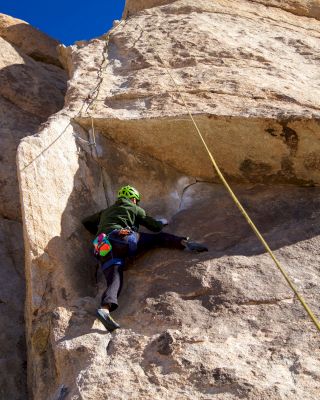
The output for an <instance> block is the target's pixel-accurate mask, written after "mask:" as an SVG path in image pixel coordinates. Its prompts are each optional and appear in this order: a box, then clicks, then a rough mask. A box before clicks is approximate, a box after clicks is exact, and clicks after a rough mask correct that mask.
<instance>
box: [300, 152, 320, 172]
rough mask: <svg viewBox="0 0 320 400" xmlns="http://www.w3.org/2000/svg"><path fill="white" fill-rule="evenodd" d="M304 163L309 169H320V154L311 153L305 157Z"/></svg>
mask: <svg viewBox="0 0 320 400" xmlns="http://www.w3.org/2000/svg"><path fill="white" fill-rule="evenodd" d="M303 165H304V167H305V168H306V169H308V170H314V171H320V154H317V153H316V152H311V153H309V154H308V155H307V156H306V157H305V160H304V162H303Z"/></svg>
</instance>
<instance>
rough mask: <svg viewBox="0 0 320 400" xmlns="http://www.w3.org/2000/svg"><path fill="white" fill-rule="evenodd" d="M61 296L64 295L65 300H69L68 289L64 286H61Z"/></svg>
mask: <svg viewBox="0 0 320 400" xmlns="http://www.w3.org/2000/svg"><path fill="white" fill-rule="evenodd" d="M61 296H62V298H63V300H68V296H67V291H66V289H65V288H64V287H63V288H61Z"/></svg>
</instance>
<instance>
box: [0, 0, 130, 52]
mask: <svg viewBox="0 0 320 400" xmlns="http://www.w3.org/2000/svg"><path fill="white" fill-rule="evenodd" d="M124 4H125V0H90V1H84V0H55V1H50V0H49V1H48V0H47V1H46V0H0V13H3V14H9V15H11V16H12V17H15V18H20V19H23V20H24V21H27V22H28V23H29V24H31V25H33V26H35V27H36V28H38V29H40V30H41V31H43V32H45V33H47V34H48V35H50V36H52V37H54V38H55V39H57V40H59V41H60V42H62V43H64V44H66V45H69V44H72V43H74V42H75V41H76V40H84V39H92V38H94V37H97V36H100V35H102V34H103V33H105V32H107V31H108V30H109V29H110V28H111V26H112V21H113V20H114V19H120V18H121V15H122V11H123V9H124Z"/></svg>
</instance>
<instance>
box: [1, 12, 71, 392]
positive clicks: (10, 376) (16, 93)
mask: <svg viewBox="0 0 320 400" xmlns="http://www.w3.org/2000/svg"><path fill="white" fill-rule="evenodd" d="M50 46H51V47H50ZM55 47H56V44H55V42H54V41H53V40H52V39H50V38H48V37H47V36H46V35H44V34H43V33H40V32H39V31H37V30H36V29H34V28H32V27H30V25H28V24H27V23H25V22H23V21H20V20H16V19H14V18H11V17H9V16H6V15H4V14H0V49H1V51H0V137H1V140H0V154H1V156H0V170H1V173H0V182H1V189H0V242H1V261H0V269H1V276H0V308H1V312H0V324H1V327H2V328H1V335H0V348H1V358H0V361H1V376H0V398H1V399H10V400H11V399H12V400H18V399H19V400H20V399H21V400H25V399H26V396H27V394H26V346H25V326H24V301H25V273H24V245H23V237H22V221H21V219H22V218H21V207H20V199H19V187H18V180H17V171H16V151H17V147H18V144H19V142H20V140H21V139H22V138H24V137H25V136H29V135H33V134H35V133H36V132H37V130H38V129H39V126H40V124H41V123H43V122H45V121H46V120H47V118H48V117H49V116H50V115H51V114H53V113H55V112H56V111H58V110H59V109H61V108H62V107H63V103H64V93H65V91H66V74H65V72H64V71H63V70H62V69H61V68H60V67H57V66H56V65H57V64H58V65H60V63H59V60H58V58H57V55H56V56H55V58H54V54H55V51H56V50H55ZM36 53H37V54H38V57H35V54H36ZM40 55H41V57H40ZM53 58H54V60H55V61H54V60H53ZM39 59H41V61H36V60H39ZM47 62H50V64H47ZM52 64H53V65H52ZM54 64H56V65H54Z"/></svg>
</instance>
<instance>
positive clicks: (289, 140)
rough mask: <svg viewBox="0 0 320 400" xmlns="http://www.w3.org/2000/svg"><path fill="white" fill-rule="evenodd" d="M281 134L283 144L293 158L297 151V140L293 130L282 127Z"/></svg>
mask: <svg viewBox="0 0 320 400" xmlns="http://www.w3.org/2000/svg"><path fill="white" fill-rule="evenodd" d="M282 132H283V133H282V134H281V136H283V138H284V141H285V143H286V144H287V146H288V147H289V149H290V155H292V156H294V155H295V154H296V152H297V150H298V143H299V138H298V134H297V132H296V131H295V130H293V129H291V128H288V127H287V126H286V125H283V126H282Z"/></svg>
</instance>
